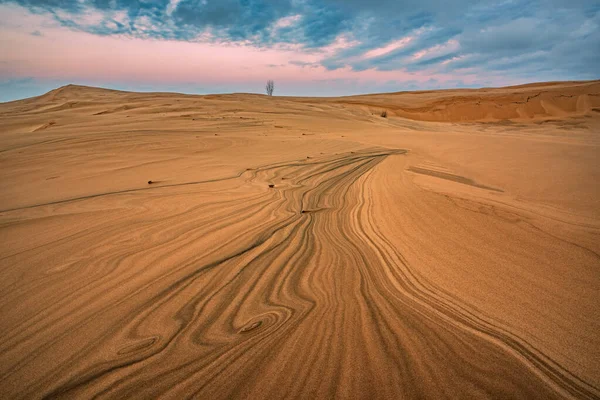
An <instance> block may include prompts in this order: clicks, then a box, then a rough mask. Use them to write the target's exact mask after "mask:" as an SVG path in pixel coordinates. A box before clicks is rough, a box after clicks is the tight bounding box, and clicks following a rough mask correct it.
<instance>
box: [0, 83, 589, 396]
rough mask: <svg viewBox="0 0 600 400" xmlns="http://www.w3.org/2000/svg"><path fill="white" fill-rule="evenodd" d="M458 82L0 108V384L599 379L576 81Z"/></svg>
mask: <svg viewBox="0 0 600 400" xmlns="http://www.w3.org/2000/svg"><path fill="white" fill-rule="evenodd" d="M459 92H460V93H459V94H456V93H454V92H451V91H449V92H444V91H441V92H427V93H405V94H389V95H373V96H371V97H369V96H357V97H354V98H338V99H307V98H265V97H263V96H255V95H221V96H184V95H176V94H160V93H158V94H156V93H154V94H138V93H125V92H115V91H108V90H103V89H95V88H85V87H73V86H71V87H65V88H61V89H59V90H56V91H53V92H50V93H49V94H47V95H44V96H40V97H39V98H34V99H30V100H25V101H19V102H13V103H5V104H2V105H0V126H2V131H1V132H0V135H1V136H0V140H1V142H0V144H1V146H0V165H1V166H2V168H1V169H0V250H1V252H0V318H1V320H2V324H1V326H0V332H1V335H2V338H3V340H2V342H1V343H0V392H1V393H2V397H6V398H17V399H19V398H22V399H32V398H92V397H98V398H173V399H179V398H188V397H193V398H211V399H219V398H223V399H231V398H265V399H267V398H268V399H272V398H390V399H392V398H394V399H395V398H424V397H426V398H457V397H459V398H541V399H550V398H581V399H594V398H600V374H599V371H600V337H599V335H598V333H597V332H598V331H600V322H599V321H600V319H599V318H598V317H599V316H600V315H599V310H600V309H599V304H600V296H599V294H600V291H599V289H600V272H599V271H600V270H599V268H600V256H599V253H600V241H599V240H598V237H599V234H600V215H599V214H598V210H599V209H600V208H599V206H600V204H599V200H598V199H599V196H598V195H599V194H600V193H599V184H598V182H599V181H600V165H599V163H598V162H597V156H598V148H599V146H600V140H599V137H598V134H599V133H600V129H599V128H600V114H599V113H598V108H599V107H600V84H599V83H598V82H587V83H581V82H577V83H559V84H539V85H533V86H525V87H518V88H504V89H493V90H492V89H486V90H485V96H484V97H485V99H484V100H485V101H484V102H488V103H490V104H492V103H495V104H501V106H502V108H503V111H502V113H505V114H507V115H508V114H510V115H509V116H508V117H507V118H510V119H509V120H501V119H498V118H499V117H498V115H496V114H495V113H498V112H499V111H497V110H495V108H496V107H494V106H493V105H492V106H489V107H491V108H489V110H488V112H484V111H481V110H478V111H476V112H471V113H469V112H467V111H465V110H468V109H470V108H474V107H479V106H476V105H474V104H475V103H474V102H476V101H477V100H473V99H475V98H479V97H481V91H459ZM539 92H542V95H538V96H535V97H534V98H533V99H529V100H528V101H525V103H520V102H519V101H520V100H518V101H512V100H511V101H508V100H506V99H508V98H510V99H513V98H521V97H523V98H525V99H527V98H528V97H531V96H534V95H535V94H536V93H539ZM561 95H564V96H571V97H568V98H569V99H572V100H568V101H567V100H565V99H563V97H561ZM411 99H413V100H411ZM410 101H413V104H412V105H411V107H412V108H413V109H419V110H425V109H428V107H434V108H435V107H438V108H437V109H438V110H439V107H440V104H442V103H443V102H446V103H448V104H453V106H451V107H448V108H449V109H451V110H450V111H448V112H446V113H441V112H433V114H432V113H429V112H427V113H428V114H427V115H435V117H431V118H425V117H423V116H422V115H421V114H418V113H415V112H413V111H410V110H409V111H407V110H406V109H405V106H404V105H403V104H408V103H409V102H410ZM536 101H537V102H538V103H536V104H537V106H532V105H531V104H530V103H533V102H536ZM569 101H571V102H572V103H573V104H571V103H569ZM432 104H433V106H432ZM511 104H512V105H511ZM384 108H385V109H388V110H390V118H387V119H386V118H381V117H380V116H379V115H380V113H381V110H383V109H384ZM401 109H402V110H404V111H402V110H401ZM452 110H462V111H460V113H461V115H462V116H463V117H461V118H455V116H456V115H458V114H455V113H454V111H452ZM419 112H421V111H419ZM423 112H425V111H423ZM403 113H404V114H403ZM410 113H412V114H410ZM408 114H410V115H408ZM423 115H425V114H423ZM502 115H504V114H502ZM460 120H462V121H463V122H461V123H458V122H459V121H460ZM428 121H438V122H428ZM148 181H152V183H151V184H149V183H148Z"/></svg>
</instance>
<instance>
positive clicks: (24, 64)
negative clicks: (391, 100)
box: [0, 0, 600, 101]
mask: <svg viewBox="0 0 600 400" xmlns="http://www.w3.org/2000/svg"><path fill="white" fill-rule="evenodd" d="M599 65H600V2H599V1H589V0H588V1H584V0H569V1H567V0H545V1H524V0H513V1H466V0H455V1H452V2H450V1H447V0H446V1H440V0H396V1H393V0H380V1H378V2H372V1H367V0H220V1H215V0H10V1H8V0H0V101H9V100H13V99H18V98H24V97H28V96H33V95H38V94H41V93H44V92H45V91H48V90H50V89H52V88H55V87H57V86H61V85H63V84H66V83H76V84H87V85H94V86H104V87H112V88H118V89H126V90H141V91H179V92H186V93H224V92H258V93H261V92H262V91H263V86H264V82H265V81H266V80H267V79H274V80H275V82H276V91H275V93H276V94H279V95H319V96H327V95H331V96H333V95H346V94H356V93H369V92H381V91H400V90H414V89H435V88H452V87H479V86H502V85H510V84H518V83H526V82H532V81H547V80H587V79H598V78H600V67H599Z"/></svg>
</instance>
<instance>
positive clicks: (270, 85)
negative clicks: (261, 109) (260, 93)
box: [265, 79, 275, 96]
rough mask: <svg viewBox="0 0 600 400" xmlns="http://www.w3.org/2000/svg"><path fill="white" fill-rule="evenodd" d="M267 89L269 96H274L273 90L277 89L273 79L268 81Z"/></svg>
mask: <svg viewBox="0 0 600 400" xmlns="http://www.w3.org/2000/svg"><path fill="white" fill-rule="evenodd" d="M265 90H266V91H267V94H268V95H269V96H273V90H275V82H273V81H272V80H271V79H269V80H268V81H267V86H265Z"/></svg>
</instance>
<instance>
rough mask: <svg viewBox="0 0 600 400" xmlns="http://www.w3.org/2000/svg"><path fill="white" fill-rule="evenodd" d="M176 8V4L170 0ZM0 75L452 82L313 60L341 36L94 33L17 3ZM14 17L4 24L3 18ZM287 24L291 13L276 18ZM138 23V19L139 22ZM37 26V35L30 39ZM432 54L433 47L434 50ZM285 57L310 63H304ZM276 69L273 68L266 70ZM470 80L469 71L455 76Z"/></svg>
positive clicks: (6, 30)
mask: <svg viewBox="0 0 600 400" xmlns="http://www.w3.org/2000/svg"><path fill="white" fill-rule="evenodd" d="M173 3H174V4H175V5H176V3H177V2H173ZM0 15H2V16H3V17H2V20H3V21H2V23H1V24H0V54H2V56H1V61H2V62H1V63H0V76H2V77H6V78H20V77H35V78H39V79H56V80H64V81H69V80H78V79H85V80H92V81H99V82H101V81H114V82H136V83H150V84H151V83H161V84H165V83H167V84H171V83H172V84H179V83H186V82H197V83H199V84H203V83H211V84H214V83H228V84H229V83H236V82H249V81H262V80H264V79H267V78H271V79H276V80H278V81H287V82H290V83H298V82H308V81H315V80H333V79H354V80H359V81H374V82H380V83H381V82H387V81H413V82H414V81H417V82H426V81H429V80H431V79H435V80H438V81H440V82H444V81H451V80H456V79H457V77H456V76H453V75H450V74H439V73H433V72H432V71H426V70H421V71H417V72H407V71H404V70H396V71H376V70H374V69H371V70H365V71H353V70H352V69H350V68H349V67H347V68H341V69H337V70H333V71H330V70H327V69H326V68H324V67H322V66H320V65H319V64H318V63H319V61H321V60H323V59H324V58H326V57H330V56H332V55H335V54H336V53H337V52H339V51H340V50H343V49H347V48H350V47H353V46H356V45H357V44H359V43H358V42H356V41H353V40H350V39H349V38H348V37H345V36H340V37H338V38H337V40H335V41H334V42H333V43H332V44H331V45H330V46H327V47H325V48H322V49H320V50H318V51H310V52H308V51H304V50H303V49H302V47H301V46H300V45H289V46H275V47H273V48H269V49H261V48H257V47H253V46H251V45H249V44H247V43H211V42H208V41H207V39H211V38H210V37H208V36H209V34H207V35H205V36H204V37H199V38H198V40H199V41H198V42H181V41H167V40H150V39H134V38H128V37H118V36H97V35H93V34H89V33H84V32H75V31H72V30H69V29H67V28H64V27H61V26H59V25H58V24H57V23H55V22H53V20H52V19H50V17H45V16H42V15H34V14H31V13H29V12H27V11H26V10H25V9H23V8H20V7H16V6H0ZM11 20H12V21H19V23H18V24H16V23H13V24H11V23H10V22H9V21H11ZM279 22H280V25H281V26H289V25H290V24H293V23H294V22H295V19H294V18H290V19H289V20H285V21H279ZM140 23H143V21H140ZM34 29H39V30H41V31H42V32H43V36H32V35H31V34H30V32H31V31H32V30H34ZM411 40H412V39H411V37H410V36H408V37H405V38H403V39H401V40H398V41H396V42H393V43H390V44H388V45H386V46H384V47H382V48H379V49H375V50H372V51H370V52H367V53H366V54H365V56H366V57H374V56H377V55H382V54H385V53H387V52H390V51H392V50H394V49H397V48H399V47H402V46H404V45H406V44H407V43H408V42H410V41H411ZM430 51H431V52H436V51H437V50H435V51H434V49H431V50H430ZM291 61H300V62H302V63H310V64H311V65H312V66H313V67H312V68H306V67H302V66H300V65H296V64H290V62H291ZM273 66H277V67H273ZM458 79H461V80H463V81H464V82H465V83H469V82H470V81H473V80H474V76H460V77H458Z"/></svg>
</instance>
